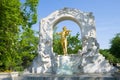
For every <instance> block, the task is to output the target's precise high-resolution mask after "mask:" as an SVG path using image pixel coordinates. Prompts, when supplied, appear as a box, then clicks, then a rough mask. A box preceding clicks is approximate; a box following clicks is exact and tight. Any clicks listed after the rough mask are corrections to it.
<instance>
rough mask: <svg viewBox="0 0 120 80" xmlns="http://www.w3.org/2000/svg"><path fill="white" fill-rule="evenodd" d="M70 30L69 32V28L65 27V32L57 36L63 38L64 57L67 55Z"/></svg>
mask: <svg viewBox="0 0 120 80" xmlns="http://www.w3.org/2000/svg"><path fill="white" fill-rule="evenodd" d="M70 32H71V31H70V30H67V28H66V27H65V26H64V27H63V31H62V32H59V33H57V34H59V35H60V36H61V40H60V41H61V45H62V49H63V53H64V55H67V36H68V34H69V33H70Z"/></svg>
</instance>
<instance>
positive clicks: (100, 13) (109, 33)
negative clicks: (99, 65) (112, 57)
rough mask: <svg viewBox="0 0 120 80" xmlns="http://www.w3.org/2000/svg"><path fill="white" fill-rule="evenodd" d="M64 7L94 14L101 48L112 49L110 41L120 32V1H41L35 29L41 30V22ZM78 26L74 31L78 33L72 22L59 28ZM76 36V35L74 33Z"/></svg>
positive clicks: (63, 23) (62, 23)
mask: <svg viewBox="0 0 120 80" xmlns="http://www.w3.org/2000/svg"><path fill="white" fill-rule="evenodd" d="M64 7H70V8H77V9H79V10H81V11H83V12H93V15H94V16H95V22H96V24H95V25H96V31H97V33H96V34H97V40H98V42H99V44H100V48H102V49H106V48H109V47H110V44H109V43H110V40H111V39H112V38H113V37H114V36H115V34H117V33H119V32H120V0H40V2H39V5H38V22H37V23H36V24H35V25H34V26H33V29H34V30H36V31H38V30H39V21H40V19H42V18H45V17H47V16H48V15H50V14H51V13H52V12H54V11H56V10H59V9H62V8H64ZM62 25H67V26H69V27H71V29H72V26H77V27H76V29H72V31H73V30H74V31H73V32H77V30H78V29H79V27H78V25H77V24H76V23H74V22H72V21H64V22H61V23H59V24H58V25H57V26H58V27H59V26H62ZM73 34H74V33H73Z"/></svg>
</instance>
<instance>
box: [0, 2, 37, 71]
mask: <svg viewBox="0 0 120 80" xmlns="http://www.w3.org/2000/svg"><path fill="white" fill-rule="evenodd" d="M37 4H38V0H26V2H22V3H21V2H20V0H0V9H1V10H0V71H2V70H16V69H18V68H21V67H22V66H21V65H22V63H23V62H24V60H23V54H22V53H23V52H22V51H20V50H19V49H22V48H24V47H25V46H21V44H26V43H27V41H30V40H25V41H26V42H25V41H24V42H23V43H22V41H23V40H21V39H24V38H21V37H20V36H26V37H28V36H29V35H24V34H25V33H28V31H29V32H31V33H30V35H32V36H33V34H34V32H33V33H32V31H33V30H32V29H31V27H32V25H33V24H35V23H36V21H37V11H36V8H37ZM31 38H36V37H35V36H34V37H31ZM20 42H21V44H20ZM31 43H33V44H34V42H31ZM30 45H31V44H30ZM34 51H35V50H34ZM20 52H21V53H20ZM28 53H31V50H28ZM20 55H22V56H20ZM28 55H29V54H28ZM30 57H31V56H30ZM30 60H31V59H30Z"/></svg>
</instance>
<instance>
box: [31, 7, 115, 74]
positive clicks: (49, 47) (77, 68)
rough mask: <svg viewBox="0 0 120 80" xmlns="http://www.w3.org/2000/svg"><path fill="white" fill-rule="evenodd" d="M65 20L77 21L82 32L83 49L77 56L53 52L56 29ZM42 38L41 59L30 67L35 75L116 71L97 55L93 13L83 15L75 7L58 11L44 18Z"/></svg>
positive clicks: (38, 57)
mask: <svg viewBox="0 0 120 80" xmlns="http://www.w3.org/2000/svg"><path fill="white" fill-rule="evenodd" d="M64 20H72V21H74V22H75V23H77V24H78V25H79V27H80V30H81V31H80V32H81V38H82V50H81V51H78V54H77V55H74V56H70V55H68V56H60V55H55V54H54V52H53V27H54V26H55V25H56V24H58V23H59V22H61V21H64ZM39 36H40V41H39V48H38V56H37V57H36V58H35V59H34V60H33V63H32V65H31V67H30V71H31V72H32V73H58V74H64V73H65V74H66V72H69V74H72V73H80V72H82V73H102V72H114V71H116V68H115V67H113V66H112V65H110V64H109V62H108V61H106V60H105V57H103V56H102V55H101V54H100V53H99V52H98V51H99V44H98V42H97V40H96V28H95V21H94V16H93V15H92V13H91V12H82V11H80V10H78V9H74V8H63V9H61V10H57V11H55V12H53V13H52V14H50V15H49V16H47V17H46V18H43V19H41V21H40V32H39ZM68 54H69V53H68ZM81 54H82V55H81ZM60 63H62V64H60ZM66 63H67V64H66ZM71 63H72V65H71ZM70 65H71V66H70ZM62 66H67V67H68V69H66V68H65V69H64V68H63V67H62ZM62 69H64V70H62ZM73 69H74V70H73ZM61 71H65V72H61ZM67 74H68V73H67Z"/></svg>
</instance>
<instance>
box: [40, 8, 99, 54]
mask: <svg viewBox="0 0 120 80" xmlns="http://www.w3.org/2000/svg"><path fill="white" fill-rule="evenodd" d="M64 20H72V21H74V22H75V23H77V24H78V25H79V27H80V30H81V31H80V32H81V38H82V47H83V49H84V50H82V51H83V52H86V51H87V49H89V47H90V46H91V45H92V44H91V43H92V42H95V44H96V45H97V41H96V28H95V21H94V16H93V15H92V13H91V12H90V13H89V12H82V11H80V10H78V9H74V8H64V9H61V10H57V11H55V12H53V13H52V14H50V15H49V16H47V17H46V18H43V19H42V20H41V21H40V45H41V44H43V45H45V46H46V50H47V52H46V53H47V54H52V53H53V51H52V50H53V49H52V41H53V27H54V26H55V25H56V24H58V23H59V22H61V21H64ZM86 44H87V45H86ZM39 47H41V48H42V47H43V46H39ZM48 50H49V53H48Z"/></svg>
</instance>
